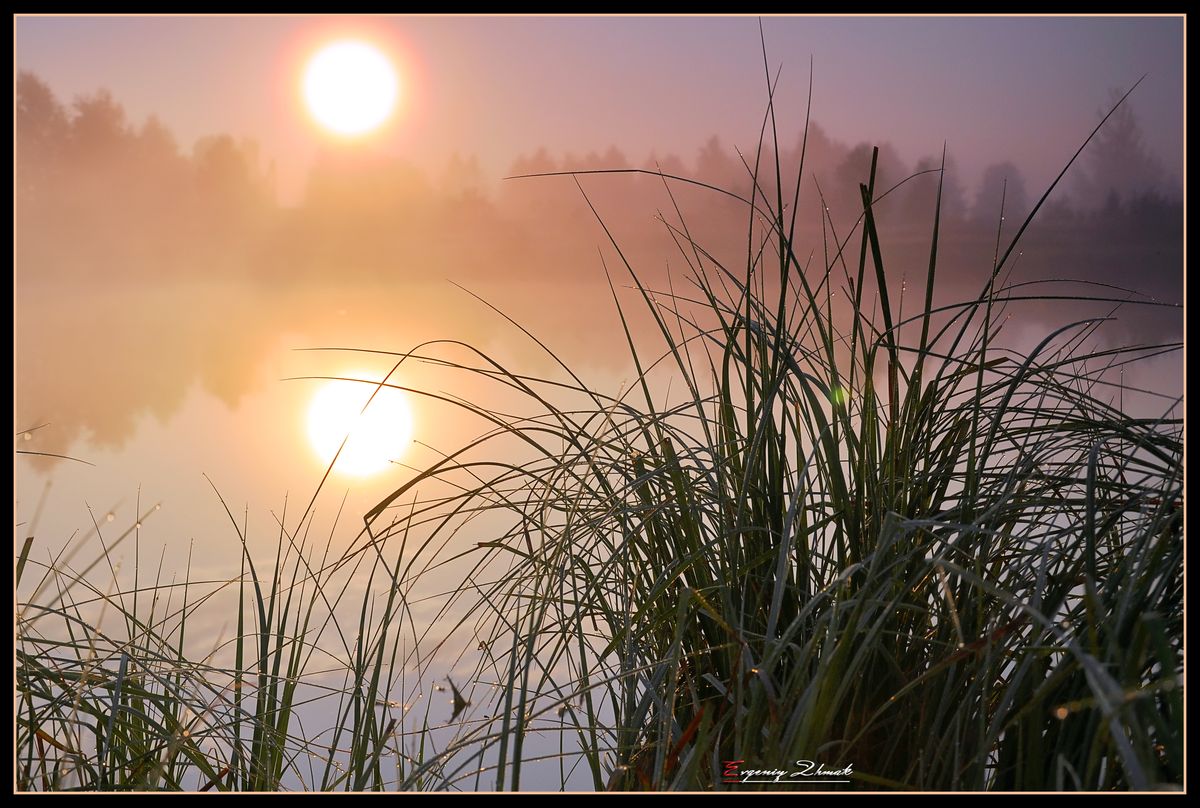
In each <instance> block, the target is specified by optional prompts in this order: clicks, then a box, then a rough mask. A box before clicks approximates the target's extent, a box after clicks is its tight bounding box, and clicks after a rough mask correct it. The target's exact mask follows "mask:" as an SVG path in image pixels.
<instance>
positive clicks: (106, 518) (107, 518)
mask: <svg viewBox="0 0 1200 808" xmlns="http://www.w3.org/2000/svg"><path fill="white" fill-rule="evenodd" d="M116 518H117V515H116V514H115V513H113V512H112V511H109V512H108V513H106V514H105V515H104V521H105V522H111V521H112V520H114V519H116Z"/></svg>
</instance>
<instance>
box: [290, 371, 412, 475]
mask: <svg viewBox="0 0 1200 808" xmlns="http://www.w3.org/2000/svg"><path fill="white" fill-rule="evenodd" d="M343 377H344V379H336V380H333V381H330V382H328V383H326V384H325V385H324V386H322V387H321V389H319V390H318V391H317V393H316V395H314V396H313V399H312V403H310V404H309V406H308V439H309V442H310V443H311V444H312V447H313V450H314V451H315V452H316V453H317V456H318V457H319V458H320V459H321V462H322V463H324V464H325V465H326V466H328V465H329V464H330V463H331V462H333V458H334V456H335V455H337V464H336V465H335V466H334V470H335V471H338V472H341V473H343V474H348V475H351V476H354V477H368V476H371V475H373V474H378V473H379V472H381V471H384V470H385V469H387V468H389V466H390V465H391V461H393V460H396V459H397V458H399V457H400V456H401V455H403V454H404V451H405V449H407V448H408V445H409V444H410V443H412V435H413V418H412V410H411V409H409V406H408V399H407V397H406V396H405V394H404V392H403V391H402V390H397V389H395V388H393V387H384V388H379V390H378V392H375V391H376V389H377V387H376V385H375V384H374V383H370V382H367V381H354V380H355V379H363V380H367V379H371V378H372V377H371V376H370V375H369V374H366V373H357V372H356V373H346V374H343ZM372 393H375V397H374V398H371V394H372ZM368 400H370V403H369V404H368ZM364 406H366V411H365V412H364V411H363V407H364ZM347 436H349V437H347ZM343 440H345V441H346V445H345V446H344V447H342V441H343ZM339 447H341V449H342V451H341V454H340V455H339V454H338V448H339Z"/></svg>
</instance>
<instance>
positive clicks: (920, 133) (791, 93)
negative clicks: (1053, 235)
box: [16, 17, 1183, 201]
mask: <svg viewBox="0 0 1200 808" xmlns="http://www.w3.org/2000/svg"><path fill="white" fill-rule="evenodd" d="M763 24H764V27H765V30H766V41H767V47H768V54H769V58H770V61H771V64H772V65H773V66H778V65H780V64H781V65H782V67H783V73H782V80H781V82H780V85H779V87H780V90H779V98H780V108H781V136H782V137H784V138H785V139H786V140H787V141H788V142H791V141H792V140H793V138H794V137H795V133H796V132H797V131H798V129H799V127H800V125H801V123H802V121H803V109H804V100H805V93H806V87H807V82H808V61H809V57H810V56H811V57H812V58H813V60H814V62H815V77H814V97H813V117H814V119H815V120H817V121H818V122H820V123H821V124H822V125H823V126H824V127H825V129H826V131H827V132H828V133H829V134H830V135H831V136H833V137H835V138H837V139H840V140H845V141H849V142H858V141H861V140H871V141H890V142H891V143H892V144H894V145H895V146H896V147H897V149H899V151H900V154H901V156H902V157H903V158H905V159H906V160H909V161H913V160H915V159H916V158H917V157H919V156H922V155H926V154H932V153H935V152H938V151H940V148H941V144H942V141H943V140H946V141H948V143H949V148H950V151H951V153H952V154H953V155H955V156H956V157H957V159H958V161H959V164H960V167H961V169H962V172H963V175H964V179H965V180H966V181H967V183H968V184H972V183H974V182H975V180H976V178H977V177H978V176H979V174H980V172H981V171H982V169H983V167H984V166H985V165H987V164H988V163H990V162H995V161H999V160H1003V159H1010V160H1012V161H1013V162H1015V163H1016V164H1017V165H1018V167H1019V168H1021V169H1022V170H1023V171H1024V172H1025V173H1026V177H1027V179H1028V181H1029V183H1030V186H1031V188H1040V187H1043V186H1044V185H1045V183H1046V182H1048V181H1049V180H1050V179H1051V178H1052V177H1053V175H1054V174H1055V173H1056V172H1057V170H1058V169H1059V168H1061V166H1062V165H1063V163H1064V162H1065V160H1066V159H1067V158H1069V156H1070V155H1071V153H1072V152H1073V151H1074V149H1075V148H1076V146H1077V145H1078V143H1079V142H1080V141H1081V139H1082V138H1083V137H1084V136H1086V134H1087V132H1088V131H1089V130H1090V128H1091V127H1092V126H1093V125H1094V124H1095V122H1096V121H1097V111H1098V109H1099V108H1100V107H1101V106H1102V105H1103V104H1104V103H1105V102H1106V99H1107V98H1108V93H1109V90H1110V88H1127V87H1129V86H1130V85H1132V84H1133V83H1134V82H1135V81H1136V80H1137V79H1138V78H1139V77H1140V76H1142V75H1143V74H1148V77H1147V79H1146V81H1145V82H1144V83H1143V85H1142V86H1141V87H1140V88H1139V89H1138V90H1137V92H1136V93H1135V94H1134V96H1133V99H1132V102H1133V106H1134V109H1135V110H1136V112H1137V113H1138V116H1139V118H1140V119H1141V122H1142V126H1143V129H1144V132H1145V137H1146V141H1147V145H1148V146H1149V147H1150V148H1151V149H1152V150H1153V151H1154V152H1155V153H1157V155H1158V156H1159V158H1160V159H1161V160H1162V161H1163V163H1164V165H1165V166H1166V168H1167V169H1168V171H1169V172H1170V173H1171V174H1173V175H1179V174H1181V167H1182V160H1183V146H1182V143H1183V111H1182V97H1183V18H1182V17H1160V18H1136V19H1135V18H973V19H941V18H871V17H864V18H811V17H790V18H766V19H765V20H764V22H763ZM345 30H353V31H355V32H358V33H363V34H365V35H367V36H368V37H371V38H373V39H375V40H377V41H379V42H381V43H382V44H384V45H385V47H386V48H387V49H388V50H389V51H390V53H391V54H392V56H393V57H394V58H395V60H396V61H397V63H398V65H399V66H400V69H401V71H402V73H403V77H402V82H403V85H404V89H403V94H404V102H403V109H402V111H401V112H400V114H399V118H398V119H397V121H396V125H395V126H393V127H391V128H390V129H389V131H388V133H387V135H386V137H384V138H380V139H377V141H376V142H374V143H372V144H370V145H369V146H367V148H376V149H384V150H386V151H388V152H391V153H395V154H399V155H404V156H406V157H407V158H409V159H411V160H412V161H413V162H415V163H417V164H418V165H420V166H423V167H426V168H427V169H429V170H430V171H436V170H438V169H439V168H440V167H441V166H442V165H443V164H444V163H445V162H446V160H447V159H448V158H449V157H450V156H451V155H452V154H453V153H455V152H458V153H461V154H463V155H469V154H475V155H477V156H478V157H479V159H480V161H481V165H482V167H483V169H484V172H485V174H486V175H487V176H488V177H489V178H496V177H499V176H502V175H503V173H504V172H505V170H506V169H507V168H508V167H509V166H510V164H511V162H512V160H513V158H514V157H516V156H517V155H519V154H521V153H529V152H532V151H534V150H536V149H537V148H538V147H539V146H545V147H546V148H548V149H549V150H550V151H551V152H552V153H554V154H562V153H566V152H571V153H574V154H583V153H586V152H589V151H598V152H602V151H603V150H605V149H607V147H609V146H610V145H616V146H617V147H618V148H620V149H621V150H622V151H623V152H624V153H625V154H626V155H627V156H628V158H629V159H630V160H631V161H634V162H641V161H642V160H644V159H645V158H646V157H647V156H649V154H650V153H651V151H652V150H657V151H658V153H659V154H660V155H661V154H663V153H675V154H678V155H679V156H681V157H683V158H684V159H686V160H691V159H692V158H694V156H695V154H696V152H697V150H698V149H699V148H700V146H701V145H702V144H703V143H704V141H705V140H706V139H707V138H708V137H709V136H710V135H713V134H717V135H720V136H722V138H723V139H724V140H725V142H726V143H729V144H736V145H739V146H742V147H743V148H749V147H752V145H753V141H754V139H755V136H756V134H757V127H758V124H759V121H760V120H761V115H762V111H763V109H764V104H765V90H764V79H763V66H762V56H761V52H760V46H759V41H758V22H757V20H756V19H755V18H752V17H722V18H615V17H614V18H583V17H565V18H496V17H491V18H488V17H483V18H474V17H459V18H439V17H413V18H410V17H386V18H372V17H358V18H352V19H349V20H347V19H340V18H336V17H252V18H247V17H241V18H227V17H208V18H191V17H169V18H165V17H160V18H132V17H108V18H71V17H59V18H35V17H21V18H18V19H17V20H16V63H17V67H18V69H20V70H31V71H33V72H35V73H37V74H38V75H39V76H41V77H42V78H43V79H44V80H46V81H47V82H48V83H49V85H50V86H51V88H52V89H53V90H54V91H55V92H56V93H57V94H58V95H59V97H60V98H61V99H64V100H70V99H71V98H73V97H74V96H75V95H77V94H81V93H89V92H92V91H94V90H96V89H98V88H101V87H105V88H108V89H109V90H111V92H112V93H113V95H114V97H115V98H116V99H117V100H118V101H119V102H120V103H122V104H123V105H124V106H125V108H126V111H127V112H128V114H129V117H130V118H131V119H132V120H133V121H134V122H135V123H140V122H141V121H142V120H144V119H145V118H146V116H148V115H150V114H157V115H158V116H159V117H160V118H161V119H162V121H163V122H164V123H165V124H166V125H167V126H168V127H169V128H170V129H171V130H172V131H173V132H174V133H175V134H176V136H177V138H178V140H179V142H180V145H181V146H183V147H184V148H188V147H190V146H191V144H192V143H193V142H194V141H195V140H196V139H197V138H198V137H200V136H203V135H206V134H213V133H221V132H228V133H231V134H234V135H236V136H245V137H250V138H254V139H256V140H258V141H259V142H260V143H261V145H262V150H263V154H264V156H266V157H268V158H273V159H274V160H275V161H276V163H277V167H278V172H279V180H280V190H281V192H282V194H283V196H284V200H285V201H286V200H287V198H288V197H291V196H294V195H295V194H296V193H297V191H298V189H299V187H300V185H301V182H302V179H303V177H304V175H305V172H306V170H307V167H308V165H309V163H310V162H311V160H312V158H313V156H314V155H315V154H316V153H317V151H318V150H319V149H320V148H322V146H323V145H329V144H328V140H327V138H326V137H325V136H323V135H322V134H321V133H320V132H319V131H317V129H316V128H315V127H314V126H313V125H312V124H311V123H310V121H309V120H308V119H307V117H306V115H305V113H304V111H303V109H302V108H301V104H300V103H299V101H298V94H297V85H298V77H299V75H300V71H301V69H302V66H303V64H304V59H305V57H306V56H307V55H308V54H309V53H311V52H312V49H313V48H314V47H315V46H317V45H319V44H320V43H321V42H322V41H324V40H325V39H329V38H332V37H334V36H336V35H337V34H338V33H340V32H342V31H345Z"/></svg>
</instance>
